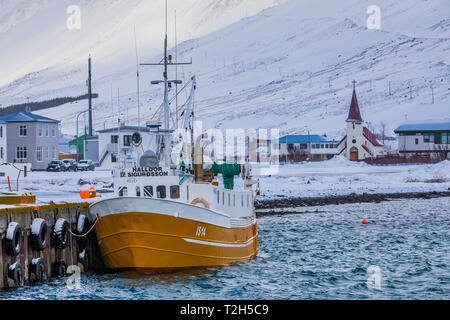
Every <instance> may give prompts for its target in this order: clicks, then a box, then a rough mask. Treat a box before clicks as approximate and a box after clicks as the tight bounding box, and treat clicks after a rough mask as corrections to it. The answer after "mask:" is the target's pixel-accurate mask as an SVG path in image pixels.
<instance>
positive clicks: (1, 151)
mask: <svg viewBox="0 0 450 320" xmlns="http://www.w3.org/2000/svg"><path fill="white" fill-rule="evenodd" d="M3 156H4V154H3V147H0V158H2V159H3Z"/></svg>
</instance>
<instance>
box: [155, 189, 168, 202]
mask: <svg viewBox="0 0 450 320" xmlns="http://www.w3.org/2000/svg"><path fill="white" fill-rule="evenodd" d="M156 195H157V196H158V199H165V198H166V197H167V195H166V186H157V187H156Z"/></svg>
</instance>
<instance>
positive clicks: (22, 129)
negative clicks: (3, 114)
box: [19, 126, 27, 137]
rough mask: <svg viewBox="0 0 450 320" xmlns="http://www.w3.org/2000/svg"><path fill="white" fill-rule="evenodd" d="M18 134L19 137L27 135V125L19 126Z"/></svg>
mask: <svg viewBox="0 0 450 320" xmlns="http://www.w3.org/2000/svg"><path fill="white" fill-rule="evenodd" d="M19 136H21V137H26V136H27V126H19Z"/></svg>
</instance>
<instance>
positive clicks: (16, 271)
mask: <svg viewBox="0 0 450 320" xmlns="http://www.w3.org/2000/svg"><path fill="white" fill-rule="evenodd" d="M8 278H10V279H12V280H13V281H14V285H15V286H16V287H21V286H23V271H22V266H21V265H20V262H18V261H17V262H14V263H13V264H11V265H9V266H8Z"/></svg>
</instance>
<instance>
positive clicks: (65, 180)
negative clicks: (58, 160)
mask: <svg viewBox="0 0 450 320" xmlns="http://www.w3.org/2000/svg"><path fill="white" fill-rule="evenodd" d="M111 186H112V177H111V171H106V170H105V171H100V170H97V171H94V172H92V171H89V172H45V171H36V172H31V173H29V174H28V176H27V177H26V178H20V179H19V192H20V193H28V192H31V193H33V194H35V195H36V196H37V199H38V200H39V201H43V202H49V201H55V202H58V201H67V202H72V201H73V202H79V201H81V198H80V194H79V192H80V190H85V189H89V188H90V187H94V188H95V189H96V190H98V191H112V188H111ZM11 187H12V191H14V192H16V191H17V180H16V178H15V177H11ZM0 191H1V192H9V188H8V182H7V181H6V180H4V179H3V180H0ZM101 196H102V197H107V196H108V194H107V193H106V194H103V193H102V194H101Z"/></svg>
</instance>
